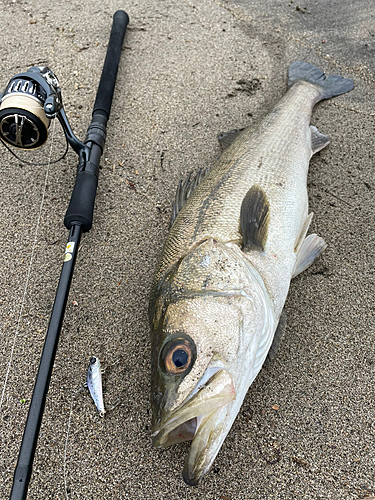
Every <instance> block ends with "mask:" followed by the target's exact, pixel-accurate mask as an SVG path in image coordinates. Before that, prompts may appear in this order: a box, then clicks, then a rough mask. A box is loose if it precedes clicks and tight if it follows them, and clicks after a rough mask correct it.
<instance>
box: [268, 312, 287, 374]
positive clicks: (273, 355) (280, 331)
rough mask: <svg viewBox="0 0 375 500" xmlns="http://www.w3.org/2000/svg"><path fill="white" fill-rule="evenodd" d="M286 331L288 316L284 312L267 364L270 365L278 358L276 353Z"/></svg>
mask: <svg viewBox="0 0 375 500" xmlns="http://www.w3.org/2000/svg"><path fill="white" fill-rule="evenodd" d="M285 330H286V314H285V312H284V311H282V313H281V315H280V319H279V324H278V325H277V328H276V331H275V335H274V337H273V342H272V344H271V347H270V350H269V351H268V354H267V358H266V361H265V362H266V363H267V364H268V363H270V362H271V361H273V360H274V359H275V358H276V353H277V351H278V349H279V346H280V343H281V340H282V338H283V337H284V334H285Z"/></svg>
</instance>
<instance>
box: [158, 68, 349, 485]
mask: <svg viewBox="0 0 375 500" xmlns="http://www.w3.org/2000/svg"><path fill="white" fill-rule="evenodd" d="M288 83H289V90H288V92H287V93H286V94H285V95H284V97H283V98H282V99H281V100H280V101H279V103H278V104H277V105H276V107H275V108H274V109H273V110H272V111H271V113H270V114H269V115H268V116H267V117H266V118H265V119H264V120H263V121H262V122H261V123H260V124H258V125H254V126H252V127H250V128H248V129H245V130H244V131H243V132H241V133H240V135H239V136H238V137H237V139H235V140H234V142H233V143H232V144H231V145H230V146H229V147H228V149H227V150H225V151H224V152H223V153H222V155H221V157H220V158H219V159H218V161H217V162H216V164H215V165H214V166H213V167H212V168H211V169H210V170H209V171H208V172H207V173H206V174H205V175H202V174H201V172H198V174H197V178H198V177H199V179H200V182H199V183H198V182H195V181H194V182H193V184H191V185H195V184H198V185H197V186H196V187H195V188H194V190H193V191H192V192H191V187H190V186H191V185H189V182H186V183H184V184H182V185H180V187H179V190H178V195H177V197H178V199H176V202H175V204H174V209H173V219H172V220H173V224H172V227H171V230H170V232H169V234H168V237H167V240H166V243H165V246H164V250H163V254H162V257H161V260H160V265H159V267H158V269H157V271H156V274H155V279H154V283H153V288H152V292H151V298H150V307H149V313H150V323H151V340H152V380H151V384H152V406H153V420H152V429H153V437H154V444H155V446H160V447H165V446H169V445H171V444H174V443H176V442H179V440H180V441H184V440H186V439H192V443H191V447H190V451H189V455H188V457H187V459H186V462H185V467H184V470H183V478H184V480H185V482H186V483H187V484H190V485H195V484H197V483H198V482H199V480H200V479H201V478H202V477H203V476H204V475H205V474H206V473H207V472H208V471H209V469H210V467H211V465H212V463H213V461H214V459H215V457H216V455H217V453H218V452H219V450H220V447H221V445H222V443H223V441H224V439H225V437H226V435H227V433H228V432H229V430H230V428H231V426H232V424H233V421H234V419H235V418H236V415H237V413H238V411H239V409H240V406H241V404H242V401H243V399H244V397H245V394H246V392H247V390H248V388H249V386H250V385H251V384H252V382H253V380H254V379H255V377H256V376H257V374H258V372H259V370H260V369H261V367H262V365H263V363H264V361H265V359H266V357H267V354H268V351H269V349H270V347H271V345H272V342H273V340H274V337H275V336H276V338H277V339H278V338H279V337H280V335H281V334H282V332H281V331H279V329H278V322H279V318H280V316H281V313H282V310H283V307H284V303H285V300H286V297H287V294H288V290H289V285H290V281H291V279H292V278H293V277H294V276H296V275H297V274H299V273H300V272H302V271H303V270H304V269H306V268H307V267H308V266H309V265H310V264H311V263H312V262H313V261H314V259H315V258H316V257H317V256H318V255H319V254H320V253H321V252H322V251H323V250H324V248H325V246H326V245H325V242H324V240H323V239H322V238H320V237H318V236H317V235H315V234H313V235H309V236H306V234H307V231H308V227H309V224H310V221H311V217H312V215H310V216H309V215H308V195H307V173H308V167H309V161H310V158H311V156H312V155H313V154H314V153H316V152H317V151H319V150H320V149H322V148H323V147H325V146H326V145H327V144H328V142H329V139H328V137H326V136H325V135H323V134H321V133H320V132H319V131H318V130H317V129H316V128H315V127H312V126H310V118H311V113H312V109H313V107H314V105H315V104H316V103H317V102H318V101H320V100H322V99H328V98H330V97H333V96H335V95H339V94H342V93H345V92H348V91H349V90H351V89H352V88H353V82H352V81H351V80H349V79H345V78H342V77H338V76H330V77H328V78H327V77H326V76H325V75H324V73H322V72H321V71H320V70H319V69H318V68H316V67H315V66H313V65H311V64H307V63H303V62H300V61H296V62H295V63H293V64H292V65H291V67H290V68H289V82H288ZM184 186H185V187H184ZM281 323H282V324H285V321H283V322H281ZM280 328H281V327H280ZM276 344H277V342H276ZM176 353H177V354H176ZM181 353H184V357H183V358H182V357H181ZM175 359H177V360H178V361H179V362H178V365H177V364H175ZM181 359H183V360H184V363H185V364H183V363H181V362H180V361H181ZM186 429H188V432H185V431H186Z"/></svg>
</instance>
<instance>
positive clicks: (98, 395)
mask: <svg viewBox="0 0 375 500" xmlns="http://www.w3.org/2000/svg"><path fill="white" fill-rule="evenodd" d="M87 387H88V389H89V391H90V394H91V397H92V399H93V400H94V403H95V406H96V407H97V409H98V411H99V415H100V416H101V417H104V415H105V409H104V401H103V384H102V370H101V365H100V361H99V359H98V358H96V357H95V356H93V357H92V358H91V359H90V364H89V367H88V370H87Z"/></svg>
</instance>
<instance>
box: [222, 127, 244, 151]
mask: <svg viewBox="0 0 375 500" xmlns="http://www.w3.org/2000/svg"><path fill="white" fill-rule="evenodd" d="M243 130H245V129H243V128H240V129H235V130H230V131H229V132H222V133H221V134H219V135H218V136H217V138H218V140H219V143H220V147H221V151H222V152H223V151H225V150H226V149H228V148H229V146H230V145H231V144H232V143H233V142H234V141H235V140H236V139H237V137H238V136H239V135H240V133H241V132H242V131H243Z"/></svg>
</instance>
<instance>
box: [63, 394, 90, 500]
mask: <svg viewBox="0 0 375 500" xmlns="http://www.w3.org/2000/svg"><path fill="white" fill-rule="evenodd" d="M84 387H85V386H81V387H79V388H78V389H76V390H75V391H73V395H72V401H71V403H70V412H69V420H68V429H67V431H66V439H65V448H64V463H63V476H64V492H65V498H66V500H69V497H68V488H67V484H66V455H67V451H68V440H69V432H70V424H71V422H72V415H73V403H74V397H75V395H76V394H77V392H80V391H81V390H82V389H84Z"/></svg>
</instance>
